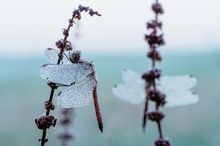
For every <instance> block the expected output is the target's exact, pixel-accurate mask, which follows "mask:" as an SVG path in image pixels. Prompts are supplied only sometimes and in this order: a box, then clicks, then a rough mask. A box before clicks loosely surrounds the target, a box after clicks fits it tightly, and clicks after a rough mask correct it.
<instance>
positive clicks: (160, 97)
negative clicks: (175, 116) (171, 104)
mask: <svg viewBox="0 0 220 146" xmlns="http://www.w3.org/2000/svg"><path fill="white" fill-rule="evenodd" d="M148 95H149V99H150V100H152V101H155V102H156V103H157V105H159V106H163V105H164V104H165V103H166V101H165V98H166V95H165V94H163V93H161V92H160V91H158V90H154V89H152V88H151V89H149V91H148Z"/></svg>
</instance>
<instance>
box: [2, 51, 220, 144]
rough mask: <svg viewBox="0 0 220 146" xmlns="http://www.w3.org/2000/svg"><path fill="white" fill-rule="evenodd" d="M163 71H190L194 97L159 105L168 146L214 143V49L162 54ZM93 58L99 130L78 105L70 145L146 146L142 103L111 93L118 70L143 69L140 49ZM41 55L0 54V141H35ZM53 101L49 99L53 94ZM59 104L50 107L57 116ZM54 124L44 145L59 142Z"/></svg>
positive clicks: (217, 60) (43, 92)
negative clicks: (176, 103)
mask: <svg viewBox="0 0 220 146" xmlns="http://www.w3.org/2000/svg"><path fill="white" fill-rule="evenodd" d="M163 56H164V58H165V60H164V61H163V62H162V64H160V67H161V68H162V69H163V75H184V74H192V75H194V76H195V77H196V78H197V79H198V85H197V86H196V88H195V91H196V92H197V93H198V94H199V96H200V100H199V103H197V104H195V105H190V106H187V107H178V108H172V109H165V110H164V112H165V113H166V118H165V120H164V121H163V131H164V135H165V136H168V137H170V138H171V141H172V145H173V146H217V145H219V135H220V125H219V123H220V114H219V111H220V110H219V103H220V98H219V96H220V86H219V84H220V77H219V75H220V53H219V52H217V53H200V54H199V53H193V54H187V53H183V54H164V55H163ZM86 58H88V59H90V60H93V61H94V63H95V66H96V69H97V74H98V79H99V102H100V108H101V112H102V115H103V119H104V128H105V129H104V134H101V133H100V132H99V131H98V128H97V123H96V117H95V113H94V109H93V105H90V106H88V107H83V108H78V109H77V110H76V117H75V120H74V126H73V128H72V131H73V133H74V135H75V140H74V141H73V142H72V143H73V144H72V145H75V146H147V145H152V143H153V140H154V139H155V138H156V137H157V135H158V134H157V129H156V125H155V124H153V123H148V125H147V129H146V134H143V132H142V129H141V119H142V112H143V104H141V105H138V106H134V105H130V104H129V103H126V102H124V101H121V100H120V99H117V98H116V97H114V95H113V94H112V92H111V88H112V87H113V85H114V84H116V83H119V82H121V81H122V79H121V71H122V70H123V69H124V68H130V69H132V70H136V71H137V72H140V73H141V72H143V71H144V70H145V69H146V68H147V67H149V61H148V60H147V59H146V58H145V57H144V55H143V54H135V55H131V54H130V55H126V54H121V55H120V54H117V55H108V54H106V55H87V56H86ZM44 63H47V60H46V59H44V57H43V56H40V57H26V58H23V59H21V58H20V59H19V58H3V59H0V68H1V71H0V111H1V116H0V146H37V145H40V144H39V143H38V141H37V139H38V138H40V137H41V131H40V130H38V129H37V128H36V125H35V123H34V117H36V116H38V115H40V114H42V113H43V112H44V111H45V110H44V108H43V102H44V101H45V100H46V99H48V96H49V88H48V87H47V85H46V81H44V80H43V79H41V78H40V76H39V68H40V67H41V65H43V64H44ZM54 101H55V100H54ZM59 111H60V109H59V107H57V108H56V109H55V111H53V112H52V114H53V115H56V116H57V117H59V113H60V112H59ZM59 131H60V128H59V125H58V126H57V127H56V128H51V129H50V130H49V132H48V138H49V139H50V141H49V142H48V143H47V146H59V145H60V143H59V141H58V140H57V139H56V138H57V134H58V132H59Z"/></svg>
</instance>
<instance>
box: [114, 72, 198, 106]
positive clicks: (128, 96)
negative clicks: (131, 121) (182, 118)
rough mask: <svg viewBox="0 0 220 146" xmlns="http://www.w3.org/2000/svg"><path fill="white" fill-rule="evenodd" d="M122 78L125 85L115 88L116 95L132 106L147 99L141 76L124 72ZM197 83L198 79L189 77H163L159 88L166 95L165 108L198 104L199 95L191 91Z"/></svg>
mask: <svg viewBox="0 0 220 146" xmlns="http://www.w3.org/2000/svg"><path fill="white" fill-rule="evenodd" d="M122 78H123V81H124V83H122V84H118V85H116V86H115V87H114V88H113V93H114V95H115V96H117V97H119V98H120V99H122V100H125V101H127V102H129V103H132V104H138V103H141V102H142V101H143V100H144V99H145V98H146V92H145V89H146V88H145V86H146V84H145V82H144V80H142V78H141V75H140V74H137V73H135V72H134V71H132V70H124V71H123V72H122ZM196 83H197V81H196V79H195V78H194V77H191V76H189V75H184V76H171V77H161V79H160V81H159V82H158V83H157V84H158V85H157V88H158V89H159V90H160V91H161V92H163V93H164V94H166V101H167V103H166V104H165V107H174V106H183V105H188V104H193V103H196V102H198V95H197V94H194V93H192V91H191V90H190V89H191V88H192V87H194V86H195V85H196Z"/></svg>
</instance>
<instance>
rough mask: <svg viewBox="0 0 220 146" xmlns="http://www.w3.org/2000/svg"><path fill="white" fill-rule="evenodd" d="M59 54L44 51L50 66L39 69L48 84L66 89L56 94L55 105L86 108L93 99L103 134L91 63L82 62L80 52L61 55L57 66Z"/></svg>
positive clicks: (57, 51) (95, 81) (46, 65)
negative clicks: (54, 84)
mask: <svg viewBox="0 0 220 146" xmlns="http://www.w3.org/2000/svg"><path fill="white" fill-rule="evenodd" d="M59 53H60V51H59V50H57V49H52V48H48V49H46V51H45V56H46V57H47V59H48V60H49V62H50V63H51V64H45V65H43V66H42V67H41V70H40V74H41V77H42V78H43V79H46V80H47V81H48V82H52V83H56V84H57V85H59V86H64V87H66V88H64V89H62V90H61V91H60V92H59V93H58V97H57V104H58V105H61V106H62V107H63V108H72V107H82V106H86V105H89V104H90V103H91V102H92V98H93V101H94V106H95V112H96V117H97V121H98V126H99V129H100V131H101V132H103V123H102V117H101V113H100V110H99V104H98V97H97V79H96V76H95V69H94V65H93V63H92V62H88V61H85V60H82V59H81V53H80V51H74V52H72V53H69V54H68V55H66V54H63V55H64V56H63V59H62V61H61V64H59V65H58V64H56V63H57V60H58V54H59ZM68 56H69V57H68Z"/></svg>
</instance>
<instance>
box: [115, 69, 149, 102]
mask: <svg viewBox="0 0 220 146" xmlns="http://www.w3.org/2000/svg"><path fill="white" fill-rule="evenodd" d="M122 78H123V81H124V83H122V84H118V85H116V86H114V87H113V89H112V91H113V94H114V95H115V96H117V97H118V98H120V99H122V100H125V101H127V102H129V103H131V104H139V103H141V102H142V101H143V100H144V99H145V96H146V93H145V90H144V87H145V82H144V81H143V80H142V79H141V76H140V75H139V74H137V73H135V72H134V71H132V70H128V69H126V70H124V71H123V72H122Z"/></svg>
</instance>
